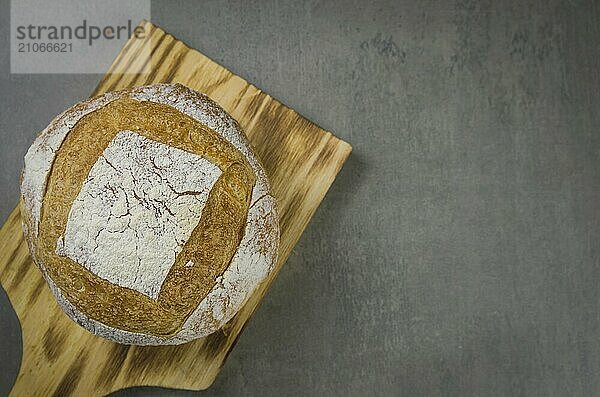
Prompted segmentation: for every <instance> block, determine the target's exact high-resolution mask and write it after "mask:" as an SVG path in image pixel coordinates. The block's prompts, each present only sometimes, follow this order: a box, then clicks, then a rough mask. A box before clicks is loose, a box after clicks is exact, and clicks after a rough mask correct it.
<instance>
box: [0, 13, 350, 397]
mask: <svg viewBox="0 0 600 397" xmlns="http://www.w3.org/2000/svg"><path fill="white" fill-rule="evenodd" d="M143 25H144V26H145V28H146V29H147V31H149V32H150V33H151V34H149V35H148V36H147V39H146V40H149V43H148V42H147V41H146V42H143V41H140V40H137V41H136V40H130V41H129V42H128V43H127V44H126V46H125V47H124V49H123V50H122V51H121V53H120V54H119V56H118V57H117V59H116V60H115V62H114V63H113V65H112V67H111V69H110V70H109V72H108V73H107V74H106V76H105V77H104V78H103V79H102V81H101V82H100V84H99V85H98V87H97V88H96V90H95V91H94V93H93V94H94V95H97V94H101V93H103V92H106V91H110V90H115V89H121V88H126V87H130V86H135V85H143V84H150V83H157V82H180V83H182V84H185V85H187V86H189V87H191V88H193V89H196V90H199V91H202V92H204V93H206V94H207V95H209V96H210V97H211V98H212V99H214V100H215V101H217V102H218V103H219V104H220V105H221V106H222V107H224V108H225V109H226V110H227V111H228V112H229V113H230V114H231V115H233V117H235V118H236V119H237V120H238V121H239V122H240V124H241V125H242V127H243V128H244V130H245V131H246V133H247V135H248V138H249V140H250V142H251V144H252V145H253V147H254V149H255V151H256V154H257V155H258V157H259V158H260V159H261V161H262V163H263V165H264V167H265V170H266V172H267V174H268V175H269V178H270V181H271V184H272V188H273V192H274V195H275V197H276V198H277V201H278V207H279V212H280V225H281V244H280V253H279V255H280V258H279V261H278V263H277V266H276V269H275V271H274V272H273V274H272V276H271V277H270V278H269V279H268V280H266V281H265V282H264V283H263V284H262V285H261V287H260V288H259V289H258V290H257V291H256V292H255V293H254V295H253V296H252V297H251V299H250V300H249V302H248V303H247V304H246V305H245V306H244V308H243V309H242V310H241V311H240V312H239V313H238V314H237V315H236V316H235V317H234V318H233V320H231V321H230V322H229V323H228V324H227V325H226V326H225V327H224V328H223V329H222V330H220V331H219V332H216V333H214V334H212V335H210V336H208V337H206V338H202V339H199V340H197V341H194V342H191V343H188V344H185V345H182V346H159V347H134V346H124V345H118V344H115V343H112V342H109V341H107V340H104V339H101V338H99V337H96V336H94V335H92V334H90V333H88V332H87V331H85V330H84V329H83V328H81V327H79V326H78V325H76V324H75V323H74V322H72V321H71V320H70V319H69V318H68V317H67V316H66V315H65V314H64V313H63V312H62V311H61V310H60V308H59V307H58V305H57V303H56V302H55V300H54V298H53V297H52V295H51V292H50V290H49V289H48V287H47V286H46V284H45V282H44V280H43V279H42V277H41V274H40V272H39V271H38V270H37V268H36V267H35V265H34V264H33V263H32V261H31V260H30V258H29V254H28V251H27V247H26V244H25V242H24V240H23V234H22V231H21V224H20V223H21V222H20V214H19V211H18V209H15V210H14V211H13V212H12V213H11V215H10V217H9V218H8V220H7V222H6V223H5V224H4V226H3V227H2V229H0V282H1V283H2V286H3V287H4V289H5V290H6V292H7V294H8V296H9V298H10V300H11V302H12V304H13V306H14V309H15V311H16V313H17V315H18V317H19V320H20V322H21V328H22V332H23V359H22V363H21V368H20V372H19V375H18V377H17V380H16V383H15V385H14V387H13V390H12V395H15V396H21V395H104V394H107V393H110V392H112V391H114V390H118V389H121V388H125V387H131V386H163V387H170V388H182V389H193V390H200V389H205V388H207V387H208V386H210V384H211V383H212V382H213V381H214V379H215V377H216V376H217V374H218V372H219V370H220V368H221V366H222V365H223V363H224V361H225V359H226V358H227V355H228V354H229V352H230V351H231V349H232V347H233V345H234V344H235V341H236V340H237V338H238V337H239V335H240V333H241V331H242V330H243V328H244V325H245V324H246V322H247V321H248V319H249V318H250V317H251V315H252V313H253V312H254V310H255V309H256V307H257V305H258V303H259V302H260V300H261V298H262V297H263V296H264V295H265V293H266V291H267V289H268V288H269V285H270V284H271V282H272V280H273V279H274V277H275V276H276V275H277V273H278V271H279V270H280V269H281V266H282V265H283V263H285V261H286V259H287V258H288V256H289V255H290V253H291V251H292V249H293V247H294V246H295V245H296V242H297V241H298V239H299V238H300V235H301V234H302V232H303V230H304V229H305V227H306V225H307V224H308V222H309V221H310V219H311V217H312V216H313V214H314V212H315V211H316V209H317V207H318V206H319V203H320V202H321V201H322V200H323V198H324V196H325V193H326V192H327V190H328V188H329V186H330V185H331V183H332V182H333V180H334V178H335V176H336V175H337V173H338V172H339V170H340V169H341V167H342V165H343V163H344V161H345V160H346V158H347V157H348V155H349V154H350V151H351V147H350V145H348V144H347V143H345V142H343V141H341V140H339V139H338V138H336V137H334V136H333V135H332V134H331V133H329V132H327V131H324V130H323V129H321V128H319V127H318V126H316V125H315V124H313V123H312V122H310V121H308V120H306V119H304V118H303V117H301V116H300V115H298V114H297V113H296V112H294V111H293V110H292V109H290V108H288V107H286V106H284V105H282V104H281V103H279V102H277V101H276V100H274V99H273V98H271V97H270V96H269V95H267V94H265V93H263V92H262V91H260V90H259V89H258V88H256V87H254V86H252V85H250V84H249V83H248V82H246V81H245V80H243V79H242V78H240V77H238V76H236V75H234V74H233V73H231V72H230V71H228V70H226V69H225V68H223V67H221V66H220V65H218V64H216V63H215V62H213V61H211V60H210V59H208V58H207V57H205V56H204V55H202V54H201V53H199V52H198V51H195V50H193V49H191V48H189V47H187V46H186V45H185V44H183V43H182V42H181V41H178V40H177V39H175V38H174V37H173V36H171V35H169V34H166V33H165V32H164V31H163V30H161V29H160V28H158V27H156V26H154V25H152V24H151V23H149V22H144V23H143ZM146 44H149V45H150V46H151V49H152V56H151V59H150V63H151V64H150V73H148V74H132V73H119V74H117V73H112V71H113V70H119V71H125V72H128V71H129V70H135V68H137V67H138V65H136V61H137V57H136V54H137V53H138V51H139V50H140V48H141V46H143V45H146ZM138 62H139V61H138ZM129 65H131V69H130V67H129Z"/></svg>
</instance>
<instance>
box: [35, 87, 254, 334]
mask: <svg viewBox="0 0 600 397" xmlns="http://www.w3.org/2000/svg"><path fill="white" fill-rule="evenodd" d="M121 130H131V131H135V132H136V133H138V134H140V135H143V136H145V137H146V138H148V139H152V140H155V141H158V142H161V143H164V144H167V145H170V146H173V147H176V148H179V149H182V150H185V151H188V152H191V153H194V154H197V155H200V156H203V157H205V158H207V159H208V160H210V161H211V162H212V163H213V164H215V165H216V166H218V167H219V168H220V169H221V170H222V172H223V173H222V174H221V176H220V178H219V179H218V180H217V182H216V183H215V185H214V187H213V190H212V191H211V193H210V195H209V198H208V201H207V204H206V206H205V208H204V210H203V213H202V217H201V221H200V223H199V224H198V226H197V227H196V228H195V229H194V231H193V232H192V235H191V237H190V239H189V240H188V242H187V243H186V244H185V245H184V247H183V249H182V251H181V252H180V253H179V254H178V255H177V257H176V260H175V264H174V266H173V268H172V269H171V270H170V272H169V274H168V275H167V278H166V280H165V282H164V283H163V286H162V288H161V291H160V294H159V297H158V299H157V300H156V301H155V300H153V299H151V298H149V297H148V296H146V295H144V294H142V293H140V292H138V291H135V290H132V289H129V288H125V287H120V286H117V285H115V284H112V283H109V282H108V281H106V280H104V279H101V278H100V277H98V276H96V275H95V274H93V273H91V272H89V271H88V270H87V269H85V268H84V267H83V266H81V265H80V264H78V263H76V262H74V261H72V260H71V259H70V258H68V257H64V256H59V255H57V254H56V253H55V248H56V245H57V241H58V239H59V238H60V236H61V235H63V234H64V232H65V227H66V223H67V218H68V214H69V210H70V208H71V205H72V203H73V201H74V200H75V198H76V197H77V195H78V193H79V191H80V190H81V187H82V185H83V182H84V180H85V178H86V177H87V175H88V174H89V172H90V169H91V168H92V166H93V165H94V163H95V162H96V160H97V159H98V157H99V156H100V155H101V154H102V152H103V150H104V149H105V148H106V147H107V146H108V144H109V143H110V142H111V140H112V139H113V138H114V136H115V135H116V134H117V133H118V132H119V131H121ZM255 180H256V178H255V175H254V173H253V171H252V169H251V167H250V165H249V164H248V162H247V160H246V159H245V157H244V156H243V155H242V154H241V153H240V152H239V151H238V150H237V149H236V148H235V147H234V146H233V145H232V144H231V143H229V142H227V141H226V140H225V139H223V138H222V137H221V136H220V135H219V134H217V133H216V132H215V131H213V130H211V129H210V128H208V127H207V126H205V125H203V124H202V123H200V122H199V121H197V120H195V119H193V118H191V117H189V116H187V115H185V114H183V113H181V112H179V111H178V110H176V109H174V108H173V107H170V106H167V105H162V104H158V103H154V102H138V101H136V100H133V99H131V98H128V97H126V96H124V97H121V98H119V99H117V100H115V101H113V102H111V103H109V104H107V105H106V106H104V107H102V108H100V109H98V110H96V111H94V112H92V113H90V114H88V115H86V116H84V117H82V118H81V119H80V120H79V121H78V122H77V124H76V125H75V126H74V127H73V128H72V130H71V131H70V132H69V134H68V135H67V137H66V138H65V140H64V141H63V143H62V145H61V148H60V150H59V151H58V153H57V155H56V158H55V160H54V164H53V166H52V170H51V173H50V176H49V178H48V183H47V190H46V194H45V196H44V199H43V204H42V211H41V221H40V226H39V235H38V241H37V246H36V255H37V256H38V258H39V259H40V261H41V262H42V263H44V265H45V268H46V271H47V273H48V275H49V276H50V278H52V280H53V281H54V283H56V285H57V286H58V287H59V288H60V290H61V291H62V293H63V294H64V295H65V297H66V298H67V299H68V300H69V301H70V302H71V303H72V304H73V305H74V306H75V307H76V308H77V309H78V310H80V311H81V312H82V313H84V314H86V315H87V316H88V317H90V318H92V319H94V320H96V321H99V322H101V323H104V324H106V325H109V326H112V327H115V328H119V329H122V330H125V331H130V332H138V333H144V334H149V335H155V336H168V335H173V334H175V333H176V332H177V331H178V330H179V329H180V328H181V326H182V325H183V323H184V322H185V320H186V319H187V317H188V316H189V315H190V314H191V313H192V311H193V310H194V309H195V308H196V307H197V305H198V303H199V302H200V301H201V300H202V299H203V298H204V297H205V296H206V294H207V293H208V292H209V291H210V290H211V288H212V287H213V286H214V285H215V279H216V277H217V276H219V275H220V274H221V273H223V271H224V270H225V269H226V268H227V266H228V264H229V262H230V261H231V258H232V257H233V255H234V254H235V251H236V249H237V246H238V245H239V242H240V241H241V239H242V236H243V233H244V227H245V224H246V216H247V213H248V208H249V205H250V198H251V195H252V188H253V186H254V183H255ZM190 260H191V261H193V262H194V263H197V264H198V265H199V266H193V267H186V266H185V264H186V263H187V262H188V261H190ZM117 308H118V309H117Z"/></svg>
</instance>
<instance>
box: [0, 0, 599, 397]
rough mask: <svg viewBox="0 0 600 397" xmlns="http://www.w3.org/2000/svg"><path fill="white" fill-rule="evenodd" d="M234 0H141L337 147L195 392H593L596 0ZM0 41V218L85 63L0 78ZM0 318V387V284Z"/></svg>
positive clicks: (10, 344) (6, 378) (9, 359)
mask: <svg viewBox="0 0 600 397" xmlns="http://www.w3.org/2000/svg"><path fill="white" fill-rule="evenodd" d="M6 3H7V2H6V0H2V4H3V6H2V10H1V12H0V32H1V34H0V40H1V43H0V48H2V49H6V48H8V41H7V40H8V30H7V29H8V20H7V19H8V16H7V13H6V11H5V10H7V4H6ZM252 3H254V2H245V1H238V2H231V3H229V4H224V3H222V2H206V3H205V2H203V3H202V5H200V4H197V5H194V3H193V2H191V1H190V2H183V1H171V2H157V1H155V2H153V10H152V14H153V21H154V22H155V23H157V24H159V25H160V26H162V27H164V28H165V29H166V30H167V31H169V32H171V33H173V34H174V35H175V36H177V37H179V38H180V39H182V40H184V41H186V42H187V43H189V44H190V45H191V46H192V47H195V48H198V49H199V50H201V51H202V52H204V53H205V54H207V55H208V56H210V57H212V58H214V59H215V60H216V61H218V62H220V63H222V64H223V65H225V66H226V67H228V68H230V69H231V70H233V71H234V72H236V73H238V74H240V75H241V76H243V77H245V78H247V79H248V80H250V81H252V82H254V83H255V84H256V85H257V86H258V87H260V88H262V89H264V90H265V91H266V92H269V93H271V94H272V95H273V96H275V97H276V98H278V99H280V100H282V101H283V102H284V103H286V104H288V105H290V106H292V107H293V108H295V109H297V110H298V111H299V112H300V113H302V114H303V115H305V116H307V117H308V118H309V119H312V120H314V121H315V122H317V123H318V124H320V125H321V126H323V127H324V128H326V129H328V130H331V131H333V132H334V133H336V134H337V135H338V136H340V137H341V138H344V139H345V140H347V141H349V142H350V143H352V145H353V146H354V152H353V154H352V156H351V158H350V160H349V162H348V163H347V165H346V166H345V168H344V169H343V171H342V173H341V175H340V176H339V178H338V180H337V181H336V182H335V184H334V186H333V187H332V189H331V191H330V193H329V194H328V196H327V198H326V200H325V202H324V203H323V205H322V206H321V208H320V209H319V211H318V212H317V214H316V216H315V218H314V219H313V221H312V223H311V224H310V226H309V228H308V230H307V231H306V233H305V234H304V236H303V238H302V239H301V241H300V243H299V244H298V246H297V247H296V249H295V251H294V253H293V255H292V256H291V258H290V260H289V261H288V263H287V264H286V266H285V267H284V268H283V270H282V272H281V273H280V276H279V277H278V279H277V280H276V281H275V283H274V284H273V287H272V288H271V291H270V292H269V294H268V295H267V296H266V298H265V300H264V301H263V303H262V305H261V307H260V308H259V310H258V312H257V313H256V315H255V316H254V318H253V319H252V320H251V321H250V323H249V325H248V327H247V329H246V331H245V332H244V334H243V335H242V337H241V338H240V340H239V343H238V344H237V346H236V348H235V349H234V351H233V353H232V354H231V356H230V357H229V360H228V361H227V363H226V365H225V366H224V368H223V371H222V372H221V374H220V376H219V377H218V378H217V381H216V382H215V384H214V385H213V387H212V388H211V389H210V390H209V391H207V392H204V393H199V394H200V395H207V396H208V395H215V396H225V395H251V396H254V395H257V396H258V395H267V396H268V395H285V396H296V395H298V396H304V395H339V396H361V395H381V396H389V395H407V396H415V395H423V396H436V395H444V396H446V395H447V396H454V395H461V396H462V395H486V396H495V395H498V396H513V395H528V396H529V395H540V396H541V395H543V396H565V395H570V396H590V395H597V394H599V393H600V314H599V313H600V288H599V285H600V84H599V83H600V73H599V72H598V69H599V67H600V47H599V46H598V42H599V40H600V9H599V7H598V5H597V4H594V2H593V1H589V2H580V1H576V0H572V1H562V2H561V1H547V0H544V1H499V2H492V1H481V2H473V1H467V0H462V1H417V2H415V1H385V2H362V1H356V2H333V1H323V2H321V1H318V2H317V1H309V2H297V1H264V2H262V1H261V2H256V4H252ZM7 57H8V55H7V51H6V50H4V51H0V93H1V94H0V95H1V96H0V112H1V113H0V219H5V218H6V216H7V215H8V213H9V212H10V210H11V209H12V208H13V207H14V205H15V204H16V201H17V195H18V192H17V181H18V175H19V169H20V166H21V158H22V156H23V154H24V152H25V150H26V148H27V146H28V145H29V144H30V142H31V141H32V139H33V137H34V135H35V134H36V131H38V130H39V129H41V128H42V127H43V126H45V125H46V124H47V122H48V121H49V120H50V119H51V118H52V117H53V116H54V115H55V114H56V113H58V112H59V111H61V110H62V109H63V108H65V107H67V106H69V105H70V104H72V103H74V102H76V101H77V100H79V99H81V98H84V97H86V96H87V95H88V94H89V93H90V91H91V90H92V89H93V87H94V86H95V84H96V82H97V81H98V78H99V76H82V75H78V76H20V75H12V76H11V75H10V74H9V63H8V61H9V60H8V58H7ZM0 316H1V319H2V321H1V322H0V332H1V335H2V337H1V338H0V354H1V356H0V366H1V369H2V370H1V371H0V394H4V392H5V391H6V390H8V388H9V387H10V384H11V383H12V381H13V378H14V376H15V374H16V371H17V367H18V361H19V357H20V348H19V344H20V333H19V330H18V323H17V322H16V319H15V317H14V314H13V313H12V311H11V309H10V306H9V303H8V301H7V299H6V296H5V295H1V296H0ZM116 395H121V396H129V395H195V394H194V393H189V392H188V393H186V392H175V391H169V390H163V389H131V390H126V391H122V392H118V393H116Z"/></svg>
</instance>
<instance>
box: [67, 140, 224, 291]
mask: <svg viewBox="0 0 600 397" xmlns="http://www.w3.org/2000/svg"><path fill="white" fill-rule="evenodd" d="M220 175H221V170H220V169H219V168H218V167H217V166H215V165H214V164H212V163H211V162H209V161H208V160H206V159H204V158H202V157H200V156H198V155H195V154H192V153H189V152H186V151H183V150H180V149H177V148H174V147H171V146H167V145H165V144H162V143H159V142H156V141H153V140H150V139H148V138H146V137H143V136H141V135H139V134H137V133H135V132H132V131H121V132H119V133H118V134H117V135H116V136H115V138H114V139H113V140H112V142H111V143H110V144H109V145H108V147H107V148H106V149H105V150H104V152H103V154H102V156H100V157H99V158H98V160H97V161H96V163H95V164H94V166H93V167H92V169H91V171H90V173H89V175H88V176H87V178H86V180H85V182H84V184H83V187H82V189H81V191H80V192H79V195H78V196H77V198H76V199H75V201H74V202H73V205H72V207H71V210H70V212H69V218H68V221H67V227H66V230H65V235H64V236H63V238H62V239H59V240H58V244H57V248H56V253H57V254H58V255H62V256H68V257H69V258H71V259H73V260H74V261H75V262H77V263H79V264H81V265H83V266H84V267H85V268H86V269H88V270H89V271H91V272H92V273H95V274H96V275H98V276H100V277H102V278H103V279H106V280H108V281H110V282H112V283H114V284H117V285H120V286H122V287H127V288H131V289H134V290H136V291H139V292H141V293H143V294H146V295H147V296H149V297H150V298H152V299H156V298H157V297H158V293H159V291H160V287H161V285H162V283H163V281H164V279H165V278H166V277H167V274H168V272H169V269H170V268H171V266H173V263H174V262H175V257H176V256H177V254H178V253H179V252H180V251H181V250H182V248H183V245H184V244H185V242H186V241H187V240H188V239H189V237H190V235H191V234H192V231H193V230H194V228H195V227H196V226H197V225H198V222H199V221H200V217H201V215H202V209H203V208H204V205H205V204H206V200H207V199H208V195H209V193H210V191H211V189H212V187H213V185H214V183H215V182H216V181H217V179H218V178H219V176H220Z"/></svg>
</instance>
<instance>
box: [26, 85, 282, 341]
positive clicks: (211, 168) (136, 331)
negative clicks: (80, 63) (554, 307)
mask: <svg viewBox="0 0 600 397" xmlns="http://www.w3.org/2000/svg"><path fill="white" fill-rule="evenodd" d="M21 195H22V197H21V198H22V200H21V213H22V218H23V230H24V234H25V237H26V240H27V243H28V245H29V250H30V252H31V256H32V258H33V260H34V262H35V263H36V264H37V266H38V267H39V268H40V270H41V271H42V274H43V275H44V278H45V279H46V281H47V283H48V285H49V286H50V289H51V290H52V292H53V293H54V296H55V297H56V299H57V301H58V303H59V304H60V306H61V307H62V309H63V310H64V311H65V313H67V315H68V316H69V317H71V318H72V319H73V320H75V321H76V322H77V323H79V324H80V325H81V326H83V327H84V328H86V329H87V330H89V331H91V332H93V333H94V334H97V335H100V336H102V337H105V338H108V339H110V340H113V341H115V342H119V343H124V344H135V345H172V344H180V343H184V342H188V341H190V340H193V339H196V338H199V337H202V336H205V335H208V334H210V333H212V332H215V331H216V330H218V329H219V328H221V327H222V326H223V325H224V324H225V323H226V322H227V321H229V320H230V319H231V318H232V317H233V316H234V314H235V313H236V312H237V311H238V310H239V309H240V308H241V307H242V306H243V305H244V303H245V302H246V300H247V299H248V298H249V296H250V295H251V294H252V292H253V291H254V290H255V289H256V288H257V287H258V286H259V284H260V283H261V282H262V281H263V280H264V279H265V278H266V277H267V276H268V275H269V272H270V271H271V270H272V269H273V267H274V265H275V262H276V260H277V252H278V244H279V224H278V218H277V212H276V203H275V199H274V198H273V196H272V195H271V192H270V188H269V183H268V180H267V177H266V174H265V171H264V170H263V168H262V166H261V165H260V163H259V161H258V160H257V158H256V156H255V155H254V154H253V152H252V150H251V148H250V145H249V143H248V141H247V139H246V137H245V135H244V133H243V131H242V130H241V128H240V126H239V124H238V123H237V122H236V121H235V120H234V119H233V118H232V117H231V116H229V115H228V114H227V113H226V112H225V111H224V110H223V109H222V108H221V107H220V106H218V105H217V104H216V103H215V102H213V101H212V100H210V99H209V98H208V97H207V96H206V95H203V94H201V93H198V92H196V91H193V90H191V89H189V88H187V87H184V86H182V85H180V84H156V85H149V86H143V87H136V88H133V89H129V90H124V91H116V92H109V93H106V94H104V95H101V96H98V97H94V98H91V99H89V100H87V101H84V102H81V103H78V104H77V105H75V106H73V107H72V108H70V109H68V110H66V111H65V112H64V113H62V114H61V115H59V116H58V117H56V118H55V119H54V120H53V121H52V122H51V123H50V125H49V126H48V127H47V128H46V129H45V130H44V131H42V133H41V134H40V135H39V136H38V137H37V139H36V140H35V142H34V143H33V144H32V146H31V147H30V148H29V151H28V152H27V154H26V156H25V167H24V169H23V174H22V180H21Z"/></svg>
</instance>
